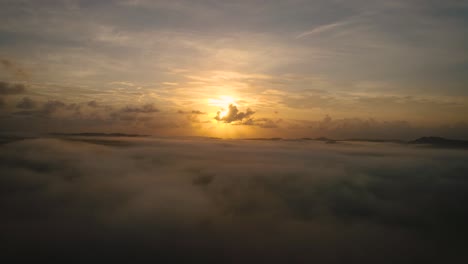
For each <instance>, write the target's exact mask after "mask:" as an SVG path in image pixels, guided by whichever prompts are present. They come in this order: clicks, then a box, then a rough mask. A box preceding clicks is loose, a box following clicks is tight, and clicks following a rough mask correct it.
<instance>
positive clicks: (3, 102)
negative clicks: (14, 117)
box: [0, 97, 5, 108]
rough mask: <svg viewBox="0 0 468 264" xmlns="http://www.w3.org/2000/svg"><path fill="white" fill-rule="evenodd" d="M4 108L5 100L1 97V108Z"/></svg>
mask: <svg viewBox="0 0 468 264" xmlns="http://www.w3.org/2000/svg"><path fill="white" fill-rule="evenodd" d="M4 106H5V100H4V99H3V98H2V97H0V108H2V107H4Z"/></svg>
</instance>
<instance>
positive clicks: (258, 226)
mask: <svg viewBox="0 0 468 264" xmlns="http://www.w3.org/2000/svg"><path fill="white" fill-rule="evenodd" d="M0 150H1V151H0V186H1V187H0V198H1V199H0V201H1V202H0V210H1V212H2V217H1V218H0V233H1V234H2V236H1V238H0V242H1V243H2V245H4V251H3V252H4V253H3V254H2V256H0V259H1V260H2V262H4V261H5V262H8V263H11V262H12V261H13V260H15V261H17V262H21V261H27V260H29V261H32V260H34V261H40V260H43V261H46V262H49V263H50V262H63V261H69V260H70V256H73V261H74V262H76V263H89V262H93V261H103V262H112V261H127V262H128V261H129V262H140V263H141V262H143V261H151V262H169V261H170V262H177V263H180V262H184V261H185V262H191V263H194V262H197V263H199V262H207V263H286V262H287V263H313V262H316V263H343V262H352V263H421V262H425V263H430V262H434V263H440V262H455V261H458V262H463V261H466V260H467V259H468V255H467V254H466V251H465V246H466V244H465V238H466V236H467V235H468V229H467V228H466V225H465V223H466V221H467V220H468V211H467V210H466V208H465V207H466V206H465V204H466V203H467V202H468V199H467V198H466V193H467V191H468V181H467V179H466V177H465V175H467V174H468V165H467V164H468V163H467V160H468V153H467V152H466V151H456V150H441V149H428V148H416V147H412V146H406V145H398V144H370V143H369V144H365V143H338V144H325V143H322V142H314V141H278V142H269V141H236V140H231V141H224V140H205V139H165V140H162V139H155V138H145V139H122V138H72V137H69V138H68V139H67V140H65V139H54V138H49V139H47V138H44V139H30V140H22V141H16V142H11V143H8V144H3V145H0Z"/></svg>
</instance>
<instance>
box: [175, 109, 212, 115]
mask: <svg viewBox="0 0 468 264" xmlns="http://www.w3.org/2000/svg"><path fill="white" fill-rule="evenodd" d="M177 113H178V114H192V115H206V112H202V111H200V110H192V111H183V110H178V111H177Z"/></svg>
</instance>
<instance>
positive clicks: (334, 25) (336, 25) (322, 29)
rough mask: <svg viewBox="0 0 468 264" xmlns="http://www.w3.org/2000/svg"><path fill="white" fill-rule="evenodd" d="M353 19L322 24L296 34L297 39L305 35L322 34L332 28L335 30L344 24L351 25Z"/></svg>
mask: <svg viewBox="0 0 468 264" xmlns="http://www.w3.org/2000/svg"><path fill="white" fill-rule="evenodd" d="M350 23H351V21H348V20H346V21H340V22H335V23H330V24H326V25H321V26H317V27H315V28H313V29H312V30H309V31H305V32H303V33H301V34H299V35H297V36H296V38H297V39H300V38H304V37H309V36H313V35H317V34H322V33H325V32H328V31H331V30H335V29H337V28H341V27H343V26H346V25H349V24H350Z"/></svg>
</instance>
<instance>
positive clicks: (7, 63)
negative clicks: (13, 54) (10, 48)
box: [0, 59, 29, 79]
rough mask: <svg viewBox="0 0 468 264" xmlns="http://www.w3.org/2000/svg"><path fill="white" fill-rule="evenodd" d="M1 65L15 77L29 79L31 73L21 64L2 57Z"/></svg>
mask: <svg viewBox="0 0 468 264" xmlns="http://www.w3.org/2000/svg"><path fill="white" fill-rule="evenodd" d="M0 65H1V66H2V67H3V69H4V70H6V71H7V72H9V73H11V74H12V75H13V76H14V77H17V78H20V79H28V78H29V73H28V72H27V71H26V70H25V69H23V68H22V67H21V66H19V65H18V64H17V63H15V62H13V61H11V60H8V59H0Z"/></svg>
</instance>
